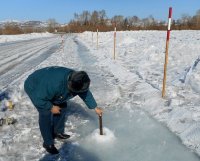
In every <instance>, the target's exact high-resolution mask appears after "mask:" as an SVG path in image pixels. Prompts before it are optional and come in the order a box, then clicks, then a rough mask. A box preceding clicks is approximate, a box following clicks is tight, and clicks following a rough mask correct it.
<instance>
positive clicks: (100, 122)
mask: <svg viewBox="0 0 200 161" xmlns="http://www.w3.org/2000/svg"><path fill="white" fill-rule="evenodd" d="M99 130H100V135H103V123H102V116H99Z"/></svg>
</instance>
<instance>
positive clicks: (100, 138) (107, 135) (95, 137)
mask: <svg viewBox="0 0 200 161" xmlns="http://www.w3.org/2000/svg"><path fill="white" fill-rule="evenodd" d="M88 139H89V140H91V141H94V142H96V143H106V144H110V143H112V142H113V141H114V140H115V139H116V138H115V135H114V133H113V132H112V131H111V130H109V129H108V128H106V127H104V128H103V135H100V134H99V129H96V130H94V131H93V132H92V134H91V135H90V136H89V137H88Z"/></svg>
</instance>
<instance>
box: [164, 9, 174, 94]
mask: <svg viewBox="0 0 200 161" xmlns="http://www.w3.org/2000/svg"><path fill="white" fill-rule="evenodd" d="M171 19H172V7H170V8H169V17H168V28H167V40H166V53H165V64H164V76H163V88H162V97H164V96H165V86H166V78H167V63H168V49H169V37H170V31H171Z"/></svg>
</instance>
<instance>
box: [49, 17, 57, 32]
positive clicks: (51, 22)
mask: <svg viewBox="0 0 200 161" xmlns="http://www.w3.org/2000/svg"><path fill="white" fill-rule="evenodd" d="M47 23H48V32H54V31H55V29H56V27H58V23H57V22H56V20H55V19H53V18H51V19H48V20H47Z"/></svg>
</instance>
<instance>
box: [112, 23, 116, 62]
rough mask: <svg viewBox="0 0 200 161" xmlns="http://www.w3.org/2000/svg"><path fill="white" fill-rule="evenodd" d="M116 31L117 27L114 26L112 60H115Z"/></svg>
mask: <svg viewBox="0 0 200 161" xmlns="http://www.w3.org/2000/svg"><path fill="white" fill-rule="evenodd" d="M116 31H117V27H116V24H115V28H114V55H113V58H114V59H115V48H116Z"/></svg>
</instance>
